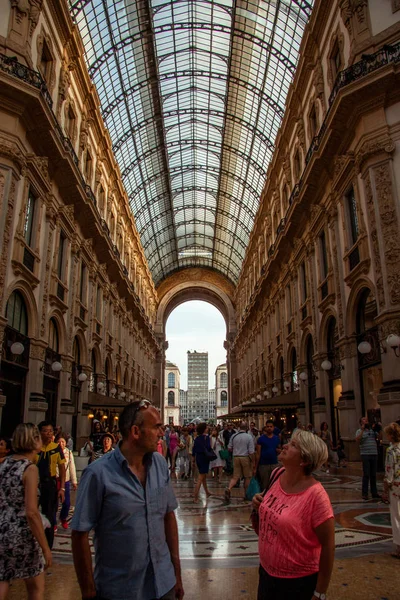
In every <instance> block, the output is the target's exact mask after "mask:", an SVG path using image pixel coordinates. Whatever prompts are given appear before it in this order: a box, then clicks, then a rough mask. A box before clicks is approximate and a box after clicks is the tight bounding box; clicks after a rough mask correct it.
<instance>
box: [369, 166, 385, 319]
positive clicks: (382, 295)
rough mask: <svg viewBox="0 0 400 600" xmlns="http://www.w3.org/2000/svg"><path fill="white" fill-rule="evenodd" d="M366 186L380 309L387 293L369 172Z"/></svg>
mask: <svg viewBox="0 0 400 600" xmlns="http://www.w3.org/2000/svg"><path fill="white" fill-rule="evenodd" d="M364 186H365V200H366V205H367V211H368V220H369V225H370V239H371V245H372V256H373V261H374V271H375V277H376V290H377V300H378V305H379V308H380V310H382V309H383V307H384V305H385V293H384V287H383V278H382V265H381V260H380V252H379V241H378V232H377V228H376V218H375V208H374V198H373V194H372V185H371V178H370V176H369V173H368V174H367V176H366V177H365V180H364Z"/></svg>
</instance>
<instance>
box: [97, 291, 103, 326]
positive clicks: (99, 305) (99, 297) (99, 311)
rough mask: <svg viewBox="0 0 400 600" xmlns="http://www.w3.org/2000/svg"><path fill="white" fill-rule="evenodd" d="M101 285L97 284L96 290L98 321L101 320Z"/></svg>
mask: <svg viewBox="0 0 400 600" xmlns="http://www.w3.org/2000/svg"><path fill="white" fill-rule="evenodd" d="M101 312H102V311H101V287H100V286H99V285H98V286H97V292H96V318H97V320H98V321H101Z"/></svg>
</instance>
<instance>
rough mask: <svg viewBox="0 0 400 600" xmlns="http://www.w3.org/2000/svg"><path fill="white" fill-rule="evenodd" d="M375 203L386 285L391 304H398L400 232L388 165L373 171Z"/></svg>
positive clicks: (399, 297) (385, 164) (399, 301)
mask: <svg viewBox="0 0 400 600" xmlns="http://www.w3.org/2000/svg"><path fill="white" fill-rule="evenodd" d="M374 175H375V186H376V194H377V202H378V206H379V212H380V218H381V223H382V227H381V229H382V237H383V251H384V255H385V261H386V270H387V283H388V287H389V298H390V302H391V304H399V303H400V274H399V270H398V265H399V263H400V239H399V237H400V232H399V227H398V218H397V213H396V205H395V202H394V198H393V193H392V177H391V170H390V163H389V162H386V163H384V164H383V165H380V166H379V167H376V168H375V169H374Z"/></svg>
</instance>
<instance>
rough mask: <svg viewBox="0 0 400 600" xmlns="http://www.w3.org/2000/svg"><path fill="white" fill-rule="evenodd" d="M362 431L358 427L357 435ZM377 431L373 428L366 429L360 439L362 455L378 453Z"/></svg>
mask: <svg viewBox="0 0 400 600" xmlns="http://www.w3.org/2000/svg"><path fill="white" fill-rule="evenodd" d="M360 433H361V429H357V431H356V437H358V436H359V435H360ZM376 437H377V436H376V433H375V431H373V430H372V429H364V431H363V434H362V438H361V440H360V454H361V456H374V455H377V454H378V446H377V444H376Z"/></svg>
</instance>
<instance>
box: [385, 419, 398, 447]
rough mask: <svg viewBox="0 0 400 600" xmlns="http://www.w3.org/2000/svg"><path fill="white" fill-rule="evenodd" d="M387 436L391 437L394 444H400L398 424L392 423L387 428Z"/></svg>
mask: <svg viewBox="0 0 400 600" xmlns="http://www.w3.org/2000/svg"><path fill="white" fill-rule="evenodd" d="M384 431H385V433H386V435H390V437H391V438H392V440H393V443H394V444H398V443H399V442H400V425H398V424H397V423H390V425H388V426H387V427H385V430H384Z"/></svg>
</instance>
